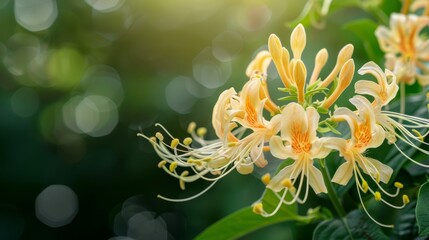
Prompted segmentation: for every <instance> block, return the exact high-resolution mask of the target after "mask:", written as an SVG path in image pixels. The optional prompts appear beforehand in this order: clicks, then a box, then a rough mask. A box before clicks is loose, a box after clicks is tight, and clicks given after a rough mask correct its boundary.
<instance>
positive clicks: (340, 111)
mask: <svg viewBox="0 0 429 240" xmlns="http://www.w3.org/2000/svg"><path fill="white" fill-rule="evenodd" d="M334 117H338V118H343V119H344V120H346V121H347V123H348V124H349V126H350V132H352V133H353V132H355V130H356V129H357V123H358V122H359V119H358V117H357V116H356V114H355V113H354V112H352V111H351V110H350V109H348V108H345V107H339V108H337V109H336V110H335V112H334Z"/></svg>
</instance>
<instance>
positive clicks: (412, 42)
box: [375, 13, 429, 85]
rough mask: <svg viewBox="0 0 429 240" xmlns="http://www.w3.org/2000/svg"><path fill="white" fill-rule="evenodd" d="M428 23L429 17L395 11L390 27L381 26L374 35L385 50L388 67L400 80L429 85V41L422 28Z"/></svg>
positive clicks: (407, 82)
mask: <svg viewBox="0 0 429 240" xmlns="http://www.w3.org/2000/svg"><path fill="white" fill-rule="evenodd" d="M428 24H429V17H427V16H418V15H414V14H409V15H404V14H397V13H392V14H391V16H390V29H389V28H387V27H385V26H379V27H378V28H377V29H376V31H375V35H376V36H377V39H378V42H379V44H380V48H381V49H382V50H383V51H384V52H385V53H386V55H385V57H386V67H387V68H388V69H389V70H391V71H393V72H394V73H395V75H396V76H397V81H398V82H404V83H406V84H413V83H414V82H415V80H416V79H417V80H418V81H419V84H420V85H427V84H429V69H428V68H427V67H426V66H425V63H426V62H427V61H429V40H427V39H426V38H424V37H423V35H422V34H421V31H422V30H423V28H424V27H426V26H427V25H428Z"/></svg>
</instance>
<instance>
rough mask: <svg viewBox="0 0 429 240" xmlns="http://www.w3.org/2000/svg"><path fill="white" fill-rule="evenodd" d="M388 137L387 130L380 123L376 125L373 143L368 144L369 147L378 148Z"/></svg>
mask: <svg viewBox="0 0 429 240" xmlns="http://www.w3.org/2000/svg"><path fill="white" fill-rule="evenodd" d="M385 138H386V132H385V131H384V129H383V128H382V127H381V126H380V125H376V126H375V127H374V133H373V135H372V139H371V143H370V144H369V145H368V148H377V147H379V146H380V145H381V144H382V143H383V142H384V139H385Z"/></svg>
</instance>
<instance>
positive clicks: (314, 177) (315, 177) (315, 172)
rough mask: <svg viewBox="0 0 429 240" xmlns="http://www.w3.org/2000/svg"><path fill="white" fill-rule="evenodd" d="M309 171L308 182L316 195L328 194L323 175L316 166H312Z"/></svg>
mask: <svg viewBox="0 0 429 240" xmlns="http://www.w3.org/2000/svg"><path fill="white" fill-rule="evenodd" d="M308 170H309V175H310V176H307V181H308V182H309V184H310V186H311V188H313V190H314V192H315V193H316V194H319V193H327V192H328V191H327V190H326V186H325V182H324V181H323V176H322V173H321V172H320V170H319V169H317V168H316V167H315V166H313V165H311V166H310V168H309V169H308Z"/></svg>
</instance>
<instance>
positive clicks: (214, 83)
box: [192, 48, 232, 89]
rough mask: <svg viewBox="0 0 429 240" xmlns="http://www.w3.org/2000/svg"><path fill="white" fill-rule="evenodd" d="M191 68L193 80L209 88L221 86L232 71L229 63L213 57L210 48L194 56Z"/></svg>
mask: <svg viewBox="0 0 429 240" xmlns="http://www.w3.org/2000/svg"><path fill="white" fill-rule="evenodd" d="M192 70H193V75H194V78H195V80H196V81H197V82H199V83H200V84H201V85H203V86H204V87H206V88H209V89H214V88H219V87H221V86H223V85H224V84H225V83H226V82H227V81H228V79H229V78H230V76H231V72H232V69H231V64H230V63H228V62H224V63H223V62H220V61H219V60H217V59H216V58H214V57H213V54H212V50H211V48H206V49H204V50H203V51H202V52H201V53H200V54H198V55H197V56H196V57H195V58H194V60H193V66H192Z"/></svg>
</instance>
